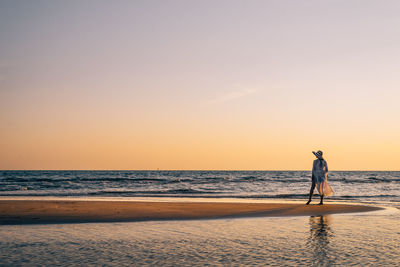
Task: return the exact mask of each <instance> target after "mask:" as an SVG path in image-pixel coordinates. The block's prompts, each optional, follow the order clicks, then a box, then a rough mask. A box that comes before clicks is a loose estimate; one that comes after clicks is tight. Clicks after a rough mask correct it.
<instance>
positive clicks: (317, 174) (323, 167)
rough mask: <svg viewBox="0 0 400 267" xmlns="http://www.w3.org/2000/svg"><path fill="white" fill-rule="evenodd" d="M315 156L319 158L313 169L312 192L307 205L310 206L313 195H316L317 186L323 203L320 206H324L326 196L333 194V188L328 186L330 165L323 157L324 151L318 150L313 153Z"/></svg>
mask: <svg viewBox="0 0 400 267" xmlns="http://www.w3.org/2000/svg"><path fill="white" fill-rule="evenodd" d="M313 154H314V155H315V156H316V157H317V159H316V160H314V163H313V168H312V184H311V190H310V196H309V198H308V202H307V203H306V205H308V204H310V202H311V198H312V195H313V193H314V189H315V186H317V190H318V193H319V195H320V197H321V201H320V202H319V205H323V204H324V203H323V202H324V196H330V195H332V194H333V190H332V188H331V187H330V186H329V184H328V180H327V175H328V164H327V163H326V161H325V160H324V158H323V157H322V154H323V153H322V151H321V150H318V151H317V152H314V151H313Z"/></svg>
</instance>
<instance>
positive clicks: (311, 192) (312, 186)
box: [306, 181, 315, 205]
mask: <svg viewBox="0 0 400 267" xmlns="http://www.w3.org/2000/svg"><path fill="white" fill-rule="evenodd" d="M314 189H315V182H314V181H312V184H311V189H310V195H309V197H308V202H307V203H306V205H308V204H310V202H311V198H312V196H313V194H314Z"/></svg>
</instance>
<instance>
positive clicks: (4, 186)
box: [0, 171, 400, 267]
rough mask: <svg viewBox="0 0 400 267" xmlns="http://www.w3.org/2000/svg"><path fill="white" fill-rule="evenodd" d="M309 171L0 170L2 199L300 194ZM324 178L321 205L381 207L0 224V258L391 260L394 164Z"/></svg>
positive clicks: (398, 191)
mask: <svg viewBox="0 0 400 267" xmlns="http://www.w3.org/2000/svg"><path fill="white" fill-rule="evenodd" d="M310 175H311V173H310V171H0V197H3V198H10V197H11V198H12V197H17V198H20V197H22V198H32V199H37V198H46V197H60V198H71V199H72V198H74V199H75V198H85V199H86V198H98V197H101V198H103V199H104V198H109V199H131V198H136V197H138V198H147V197H149V198H153V197H156V198H157V199H160V198H161V199H168V198H179V199H184V198H187V199H193V198H198V199H199V200H201V199H205V198H207V199H209V200H210V201H212V200H213V199H218V200H223V199H224V198H227V199H228V198H229V199H232V198H234V199H238V200H246V201H247V200H248V199H250V200H251V199H258V200H265V201H270V200H273V199H278V200H279V201H282V202H285V201H288V200H290V201H291V200H303V201H304V202H306V198H307V194H308V191H309V187H310ZM328 180H329V182H330V184H331V185H332V187H333V189H334V190H335V195H334V196H332V197H330V198H329V200H328V201H326V203H329V201H332V200H333V201H334V202H347V203H360V202H361V203H366V204H369V205H378V206H381V207H386V208H387V209H385V210H382V211H377V212H365V213H356V214H334V215H325V216H297V217H296V216H293V217H255V218H222V219H211V220H168V221H146V222H119V223H58V224H34V225H0V266H30V267H31V266H118V267H120V266H396V265H398V264H399V262H400V245H399V244H400V231H399V226H398V225H399V223H398V222H399V221H400V212H399V208H400V172H372V171H371V172H370V171H362V172H361V171H360V172H357V171H332V172H330V173H329V177H328ZM316 198H317V197H316ZM314 202H315V203H317V202H318V199H315V201H314ZM0 215H1V214H0Z"/></svg>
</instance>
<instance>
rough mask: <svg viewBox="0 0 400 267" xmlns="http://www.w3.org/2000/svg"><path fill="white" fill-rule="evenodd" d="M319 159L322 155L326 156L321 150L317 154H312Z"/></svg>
mask: <svg viewBox="0 0 400 267" xmlns="http://www.w3.org/2000/svg"><path fill="white" fill-rule="evenodd" d="M312 153H313V154H314V155H315V156H316V157H317V158H321V157H322V154H324V153H323V152H322V151H321V150H318V151H317V152H314V151H313V152H312Z"/></svg>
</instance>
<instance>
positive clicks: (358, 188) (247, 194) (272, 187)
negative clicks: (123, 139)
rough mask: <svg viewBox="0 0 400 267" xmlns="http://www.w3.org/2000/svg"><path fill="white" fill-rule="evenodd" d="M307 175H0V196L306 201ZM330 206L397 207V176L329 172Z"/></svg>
mask: <svg viewBox="0 0 400 267" xmlns="http://www.w3.org/2000/svg"><path fill="white" fill-rule="evenodd" d="M310 180H311V172H310V171H0V196H29V197H33V196H53V197H179V198H185V197H190V198H239V199H240V198H249V199H306V198H307V196H308V192H309V190H310V185H311V182H310ZM328 181H329V183H330V184H331V186H332V188H333V189H334V191H335V194H334V196H332V197H330V198H329V199H332V200H344V201H346V200H349V201H352V202H368V203H389V204H390V205H392V206H400V172H398V171H332V172H330V173H329V175H328Z"/></svg>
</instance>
